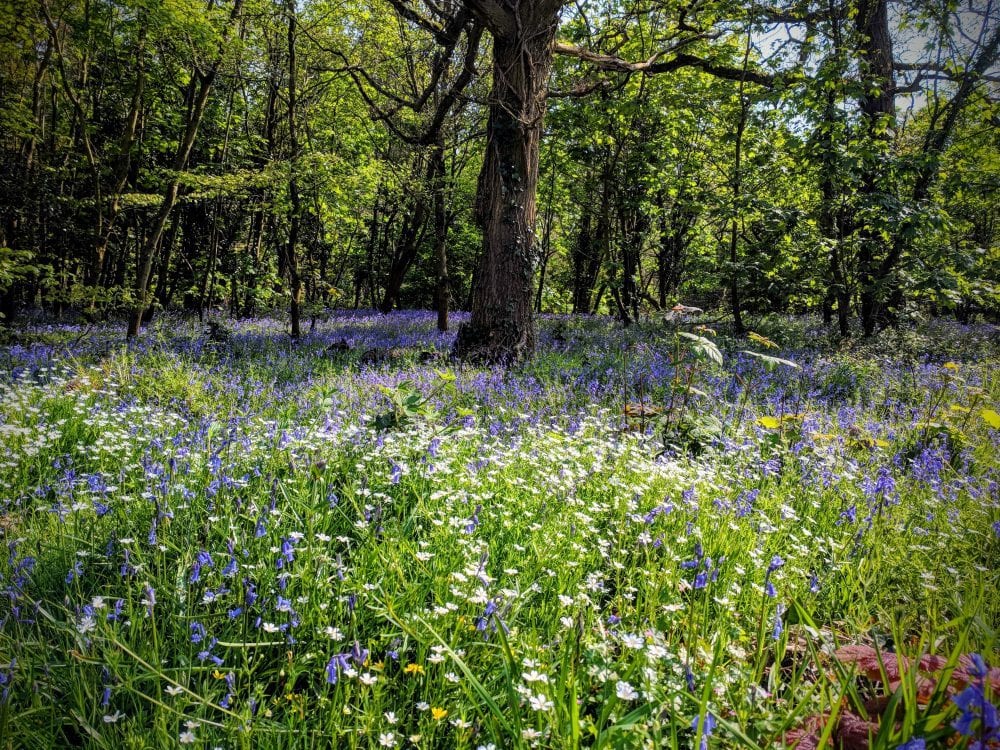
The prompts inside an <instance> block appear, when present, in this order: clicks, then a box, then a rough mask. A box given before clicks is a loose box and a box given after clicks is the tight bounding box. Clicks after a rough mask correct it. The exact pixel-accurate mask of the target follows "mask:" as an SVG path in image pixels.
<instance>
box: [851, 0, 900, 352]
mask: <svg viewBox="0 0 1000 750" xmlns="http://www.w3.org/2000/svg"><path fill="white" fill-rule="evenodd" d="M855 23H856V25H857V30H858V34H859V35H860V37H861V45H860V49H859V53H860V57H861V61H860V62H861V71H862V76H861V81H862V85H863V93H862V95H861V97H860V98H859V105H860V110H861V116H862V121H863V123H864V127H865V132H866V135H867V138H868V140H869V143H870V144H871V146H870V149H869V150H870V151H871V153H870V154H869V155H868V157H867V158H866V163H865V167H864V171H863V173H862V178H861V188H860V192H861V195H862V198H863V200H864V202H865V203H867V204H869V205H872V204H874V203H876V202H877V200H878V195H879V192H880V191H881V190H882V186H881V185H880V183H881V181H882V179H883V174H882V171H883V157H885V156H886V155H887V153H888V150H889V145H890V137H891V133H892V130H893V128H894V127H895V124H896V94H895V90H896V81H895V76H894V74H893V70H892V38H891V37H890V35H889V13H888V7H887V0H860V2H859V5H858V13H857V17H856V20H855ZM859 239H860V248H859V250H858V283H859V285H860V300H861V330H862V333H864V335H865V336H866V337H867V336H871V335H872V334H873V333H875V329H876V328H877V326H878V321H879V319H880V317H881V309H882V296H883V294H884V291H885V290H884V289H883V286H884V284H883V282H884V279H880V278H879V274H878V272H877V270H878V269H877V266H876V264H877V263H878V259H879V258H880V257H881V256H882V255H883V254H884V253H885V250H886V248H885V242H884V241H883V240H882V238H881V235H880V232H879V230H878V228H876V227H874V226H872V225H871V222H870V221H869V222H865V223H864V224H863V225H862V226H861V231H860V234H859Z"/></svg>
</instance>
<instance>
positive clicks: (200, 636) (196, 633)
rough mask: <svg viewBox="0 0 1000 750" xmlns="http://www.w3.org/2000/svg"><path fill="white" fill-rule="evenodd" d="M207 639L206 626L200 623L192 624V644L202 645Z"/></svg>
mask: <svg viewBox="0 0 1000 750" xmlns="http://www.w3.org/2000/svg"><path fill="white" fill-rule="evenodd" d="M204 639H205V626H204V625H202V624H201V623H200V622H192V623H191V643H201V642H202V641H203V640H204Z"/></svg>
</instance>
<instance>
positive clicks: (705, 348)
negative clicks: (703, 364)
mask: <svg viewBox="0 0 1000 750" xmlns="http://www.w3.org/2000/svg"><path fill="white" fill-rule="evenodd" d="M677 335H678V336H683V337H684V338H686V339H690V340H691V341H693V342H694V343H693V344H691V350H692V351H693V352H694V353H695V355H697V356H702V357H706V358H708V359H710V360H712V361H713V362H715V364H717V365H721V364H722V352H721V351H719V347H718V346H716V345H715V342H714V341H712V340H711V339H707V338H705V337H704V336H698V335H696V334H694V333H688V332H687V331H678V332H677Z"/></svg>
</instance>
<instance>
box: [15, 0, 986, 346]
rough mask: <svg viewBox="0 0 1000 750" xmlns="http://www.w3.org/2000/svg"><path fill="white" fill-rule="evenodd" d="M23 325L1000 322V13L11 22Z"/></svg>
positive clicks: (154, 12)
mask: <svg viewBox="0 0 1000 750" xmlns="http://www.w3.org/2000/svg"><path fill="white" fill-rule="evenodd" d="M0 29H3V31H2V34H0V143H2V158H0V295H2V298H3V299H2V302H3V305H2V308H3V309H2V313H3V316H4V318H3V320H4V322H5V323H6V324H10V323H11V322H12V321H14V320H16V316H17V315H18V314H21V313H24V312H26V311H28V310H37V309H38V308H45V309H47V310H48V311H50V312H51V313H54V314H56V315H62V314H65V313H68V312H70V311H72V312H73V313H74V314H82V315H84V316H87V317H90V318H102V319H103V318H109V317H112V318H113V317H121V318H124V319H127V320H128V326H127V332H128V335H129V336H135V335H137V334H138V333H139V331H140V329H141V326H142V324H143V323H144V322H145V321H148V320H149V318H150V317H151V316H152V315H154V314H155V313H156V311H158V310H162V309H169V308H182V309H184V310H188V311H192V312H195V311H197V313H198V314H199V315H205V314H210V313H211V311H213V310H218V309H220V308H225V309H226V310H227V311H228V312H229V313H231V314H232V315H235V316H250V315H253V314H255V313H257V312H260V311H264V310H269V309H273V308H275V307H279V306H280V307H288V309H289V321H290V332H291V334H292V335H293V336H295V337H297V336H298V335H299V334H300V331H301V326H302V320H303V319H308V317H309V316H310V315H315V314H317V312H318V311H320V310H322V309H325V308H331V307H366V308H378V309H381V310H382V311H390V310H392V309H394V308H397V307H408V308H428V307H433V308H434V309H436V310H438V318H439V326H440V327H442V328H446V327H447V325H448V311H449V309H452V308H460V309H467V310H470V311H471V312H472V318H471V320H470V322H469V323H468V324H467V325H466V326H464V328H463V330H462V331H461V332H460V333H459V337H458V342H457V345H456V346H457V348H458V349H459V353H461V354H464V355H466V356H469V357H475V358H485V359H518V358H521V357H524V356H527V355H530V353H531V352H532V350H533V348H534V338H535V333H534V315H535V314H536V313H539V312H574V313H610V314H613V315H615V316H617V317H619V318H620V319H621V320H622V321H623V322H625V323H626V324H628V323H630V322H633V321H635V320H638V319H640V318H641V317H643V316H645V315H648V314H650V313H656V312H657V311H668V310H669V309H670V308H671V307H673V306H674V305H675V304H678V303H685V304H689V305H697V306H699V307H703V308H715V309H719V310H721V311H724V312H725V313H726V314H727V315H728V316H731V319H732V322H733V327H734V330H735V331H736V332H737V333H739V332H741V331H743V330H744V329H745V326H746V324H745V322H744V321H745V318H746V316H753V315H759V314H763V313H767V312H805V311H821V312H822V314H823V316H824V318H825V320H826V321H827V322H828V323H830V324H831V325H832V324H834V323H836V325H837V326H838V327H839V331H840V333H841V334H842V335H845V336H847V335H852V334H855V333H861V334H865V335H870V334H871V333H873V332H875V331H877V330H878V329H880V328H882V327H884V326H886V325H892V324H894V323H898V322H900V321H901V320H905V319H907V318H908V317H910V316H914V315H942V314H953V315H955V316H957V317H958V318H959V319H960V320H962V321H968V320H970V319H971V318H972V317H974V316H987V317H991V318H993V319H995V318H996V317H997V315H998V314H1000V244H998V233H1000V227H998V218H1000V200H998V191H1000V129H998V127H997V125H998V117H1000V110H998V102H1000V74H998V66H997V60H998V56H1000V9H998V8H997V7H996V6H995V4H994V3H993V2H992V1H991V0H987V1H986V2H982V0H968V2H966V3H955V2H949V1H947V0H946V1H944V2H927V1H925V0H910V1H906V2H888V0H843V1H838V0H830V1H829V2H809V1H807V2H801V1H794V2H792V1H786V2H780V3H776V4H762V3H759V2H757V1H756V0H753V1H752V2H744V1H742V0H713V1H712V2H696V3H688V2H674V0H663V1H662V2H659V1H657V2H653V3H636V2H631V1H630V0H623V1H618V0H612V1H610V2H589V1H586V2H583V1H581V2H577V3H572V4H570V3H563V2H560V1H559V0H524V1H521V2H517V1H515V0H467V1H465V0H462V1H460V0H438V1H436V2H431V1H430V0H422V1H418V0H413V1H412V2H411V0H385V2H382V1H381V0H372V1H371V2H350V1H349V2H338V3H330V2H326V0H300V1H297V0H222V1H221V2H217V1H214V0H212V1H209V2H204V1H202V0H128V2H110V1H107V0H31V1H30V2H18V1H16V0H15V1H12V0H6V2H3V3H2V4H0Z"/></svg>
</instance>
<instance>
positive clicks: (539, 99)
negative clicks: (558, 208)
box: [455, 3, 558, 362]
mask: <svg viewBox="0 0 1000 750" xmlns="http://www.w3.org/2000/svg"><path fill="white" fill-rule="evenodd" d="M517 5H519V6H520V9H518V10H515V11H513V13H514V14H517V13H521V14H522V15H523V16H525V17H524V18H520V19H519V22H518V23H511V24H510V28H509V29H508V30H507V31H505V32H503V33H499V32H498V30H497V29H491V31H492V32H493V90H492V91H491V93H490V117H489V123H488V125H487V135H486V156H485V159H484V162H483V168H482V172H481V173H480V175H479V185H478V193H477V196H476V212H477V218H478V220H479V223H480V225H481V226H482V230H483V256H482V260H481V263H480V266H479V268H478V272H477V274H476V278H475V284H474V287H473V291H472V318H471V320H470V321H469V322H468V323H467V324H465V325H464V326H462V328H461V329H460V330H459V333H458V339H457V341H456V342H455V351H456V354H458V355H459V356H461V357H463V358H466V359H472V360H479V361H491V362H513V361H517V360H520V359H523V358H525V357H527V356H529V355H530V354H531V353H532V352H533V350H534V347H535V322H534V318H533V315H532V302H533V297H534V295H533V294H532V292H533V286H534V274H535V267H536V263H537V248H536V241H535V195H536V187H537V183H538V156H539V143H540V140H541V134H542V121H543V119H544V116H545V97H546V87H547V83H548V76H549V70H550V68H551V66H552V42H553V39H554V37H555V32H556V27H557V24H558V7H555V8H553V9H551V10H545V11H544V12H542V11H541V9H540V8H538V7H537V6H536V7H534V8H532V7H531V6H532V4H529V3H519V4H517ZM539 5H540V4H539ZM539 14H540V15H539ZM528 17H530V18H528Z"/></svg>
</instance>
